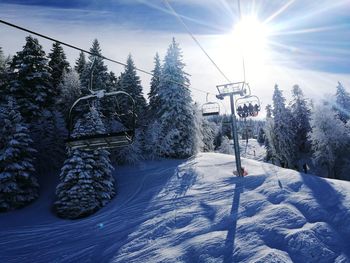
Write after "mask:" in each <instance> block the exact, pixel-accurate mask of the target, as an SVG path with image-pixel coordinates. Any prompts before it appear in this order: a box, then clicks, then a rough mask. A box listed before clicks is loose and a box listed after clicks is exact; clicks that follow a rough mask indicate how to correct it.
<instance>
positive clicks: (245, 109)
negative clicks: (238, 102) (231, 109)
mask: <svg viewBox="0 0 350 263" xmlns="http://www.w3.org/2000/svg"><path fill="white" fill-rule="evenodd" d="M248 116H249V109H248V106H247V105H246V104H244V105H243V117H244V118H246V117H248Z"/></svg>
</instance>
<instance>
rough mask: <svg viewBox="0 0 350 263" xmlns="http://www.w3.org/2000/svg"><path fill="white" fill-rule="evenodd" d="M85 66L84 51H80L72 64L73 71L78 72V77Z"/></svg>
mask: <svg viewBox="0 0 350 263" xmlns="http://www.w3.org/2000/svg"><path fill="white" fill-rule="evenodd" d="M85 67H86V58H85V53H84V52H83V51H81V52H80V53H79V57H78V59H77V60H76V62H75V66H74V69H75V71H76V72H78V74H79V76H80V77H81V76H82V73H83V71H84V69H85Z"/></svg>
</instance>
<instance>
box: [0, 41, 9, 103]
mask: <svg viewBox="0 0 350 263" xmlns="http://www.w3.org/2000/svg"><path fill="white" fill-rule="evenodd" d="M8 77H9V76H8V66H7V61H6V58H5V56H4V53H3V51H2V48H1V47H0V103H5V97H6V95H7V94H6V93H7V91H6V87H7V85H8V80H9V79H8Z"/></svg>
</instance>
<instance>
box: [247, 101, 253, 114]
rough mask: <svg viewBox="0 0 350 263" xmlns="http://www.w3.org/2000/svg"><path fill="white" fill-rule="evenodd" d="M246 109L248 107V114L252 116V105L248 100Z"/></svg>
mask: <svg viewBox="0 0 350 263" xmlns="http://www.w3.org/2000/svg"><path fill="white" fill-rule="evenodd" d="M248 109H249V115H250V116H254V107H253V104H252V103H251V102H249V106H248Z"/></svg>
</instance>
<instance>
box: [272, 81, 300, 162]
mask: <svg viewBox="0 0 350 263" xmlns="http://www.w3.org/2000/svg"><path fill="white" fill-rule="evenodd" d="M272 99H273V111H272V113H273V117H274V118H273V122H274V125H273V133H274V137H275V140H274V145H271V149H273V151H272V155H273V156H274V157H275V158H277V159H278V160H279V161H280V163H281V165H282V167H289V168H294V167H295V165H296V152H297V144H296V142H295V131H294V129H293V126H294V121H293V118H292V113H291V111H290V110H289V109H288V108H286V106H285V98H284V97H283V95H282V91H281V90H280V89H279V88H278V86H277V85H276V86H275V90H274V93H273V98H272Z"/></svg>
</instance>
